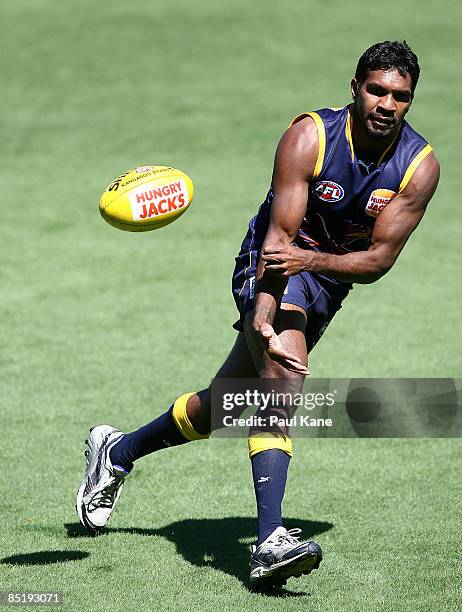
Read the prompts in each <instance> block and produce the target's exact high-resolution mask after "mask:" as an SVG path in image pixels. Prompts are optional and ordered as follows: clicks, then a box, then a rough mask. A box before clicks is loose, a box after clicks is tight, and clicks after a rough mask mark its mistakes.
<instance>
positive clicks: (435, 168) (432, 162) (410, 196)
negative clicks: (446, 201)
mask: <svg viewBox="0 0 462 612" xmlns="http://www.w3.org/2000/svg"><path fill="white" fill-rule="evenodd" d="M439 178H440V164H439V162H438V160H437V159H436V156H435V154H434V152H433V151H432V152H431V153H429V154H428V155H427V156H426V157H425V158H424V159H423V160H422V161H421V163H420V164H419V165H418V167H417V168H416V170H415V172H414V174H413V175H412V177H411V179H410V180H409V182H408V184H407V185H406V187H405V188H404V189H403V191H402V192H401V194H400V195H401V196H402V197H403V199H406V200H407V201H408V202H409V204H410V205H414V206H416V207H419V208H420V207H423V208H425V207H426V206H427V204H428V202H429V201H430V200H431V198H432V196H433V194H434V193H435V191H436V188H437V186H438V181H439Z"/></svg>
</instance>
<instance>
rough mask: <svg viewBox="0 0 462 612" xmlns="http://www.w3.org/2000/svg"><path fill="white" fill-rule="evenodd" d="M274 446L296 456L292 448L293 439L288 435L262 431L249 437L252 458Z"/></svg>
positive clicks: (291, 455) (290, 455)
mask: <svg viewBox="0 0 462 612" xmlns="http://www.w3.org/2000/svg"><path fill="white" fill-rule="evenodd" d="M272 448H279V449H280V450H282V451H284V452H285V453H286V454H287V455H289V457H293V456H294V451H293V449H292V440H291V439H290V438H288V437H286V436H282V435H280V434H273V433H269V432H267V433H262V434H260V435H259V436H251V437H250V438H249V457H250V458H252V457H253V456H254V455H256V454H257V453H261V452H262V451H265V450H270V449H272Z"/></svg>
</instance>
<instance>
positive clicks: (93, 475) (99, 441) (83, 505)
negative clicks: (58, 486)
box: [76, 425, 127, 532]
mask: <svg viewBox="0 0 462 612" xmlns="http://www.w3.org/2000/svg"><path fill="white" fill-rule="evenodd" d="M122 436H123V433H122V432H121V431H119V430H118V429H114V427H110V426H109V425H99V426H98V427H94V428H93V429H90V435H89V436H88V440H86V443H87V445H88V450H87V451H85V455H86V457H87V470H86V472H85V476H84V477H83V480H82V484H81V485H80V489H79V490H78V492H77V503H76V510H77V514H78V515H79V519H80V522H81V523H82V525H83V526H84V527H86V528H87V529H88V530H89V531H92V532H98V531H100V530H101V529H102V528H103V527H104V526H105V525H106V523H107V522H108V520H109V517H110V516H111V514H112V511H113V510H114V506H115V505H116V503H117V500H118V499H119V497H120V494H121V493H122V487H123V485H124V478H125V476H126V475H127V472H126V471H125V470H124V469H123V468H122V467H120V466H118V465H116V466H114V465H112V463H111V460H110V459H109V451H110V450H111V448H112V447H113V446H114V444H116V442H118V441H119V440H120V438H121V437H122Z"/></svg>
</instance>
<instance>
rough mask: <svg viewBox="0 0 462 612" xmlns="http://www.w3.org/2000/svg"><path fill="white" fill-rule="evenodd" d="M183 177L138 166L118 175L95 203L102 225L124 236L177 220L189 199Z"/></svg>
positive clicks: (170, 170) (165, 168)
mask: <svg viewBox="0 0 462 612" xmlns="http://www.w3.org/2000/svg"><path fill="white" fill-rule="evenodd" d="M193 192H194V188H193V184H192V181H191V179H190V178H189V176H188V175H187V174H185V173H184V172H182V171H181V170H177V169H175V168H170V167H168V166H140V167H138V168H135V169H134V170H130V171H129V172H125V174H121V175H120V176H119V177H118V178H116V179H115V180H114V181H112V183H111V184H110V185H108V186H107V188H106V189H105V191H104V193H103V195H102V196H101V199H100V201H99V210H100V213H101V216H102V217H103V219H104V220H105V221H107V222H108V223H110V224H111V225H113V226H114V227H117V228H119V229H121V230H125V231H126V232H145V231H147V230H154V229H158V228H159V227H164V225H168V224H169V223H172V221H175V219H178V217H180V216H181V215H182V214H183V213H184V212H185V211H186V210H187V209H188V208H189V205H190V204H191V202H192V199H193Z"/></svg>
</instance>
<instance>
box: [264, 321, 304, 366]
mask: <svg viewBox="0 0 462 612" xmlns="http://www.w3.org/2000/svg"><path fill="white" fill-rule="evenodd" d="M260 338H261V340H262V342H263V345H264V347H265V350H266V352H267V353H268V356H269V357H270V358H271V359H273V360H274V361H277V362H278V363H280V364H281V365H282V366H283V367H284V368H285V369H286V370H289V371H290V372H297V374H302V375H305V376H308V375H309V373H310V372H309V370H308V368H307V367H306V366H304V365H303V363H302V362H301V360H300V358H299V357H297V356H296V355H292V353H289V352H288V351H286V350H285V349H284V348H283V346H282V342H281V340H280V338H279V336H278V335H277V333H276V332H275V331H274V329H273V327H272V326H271V325H270V324H269V323H262V325H261V326H260Z"/></svg>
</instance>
